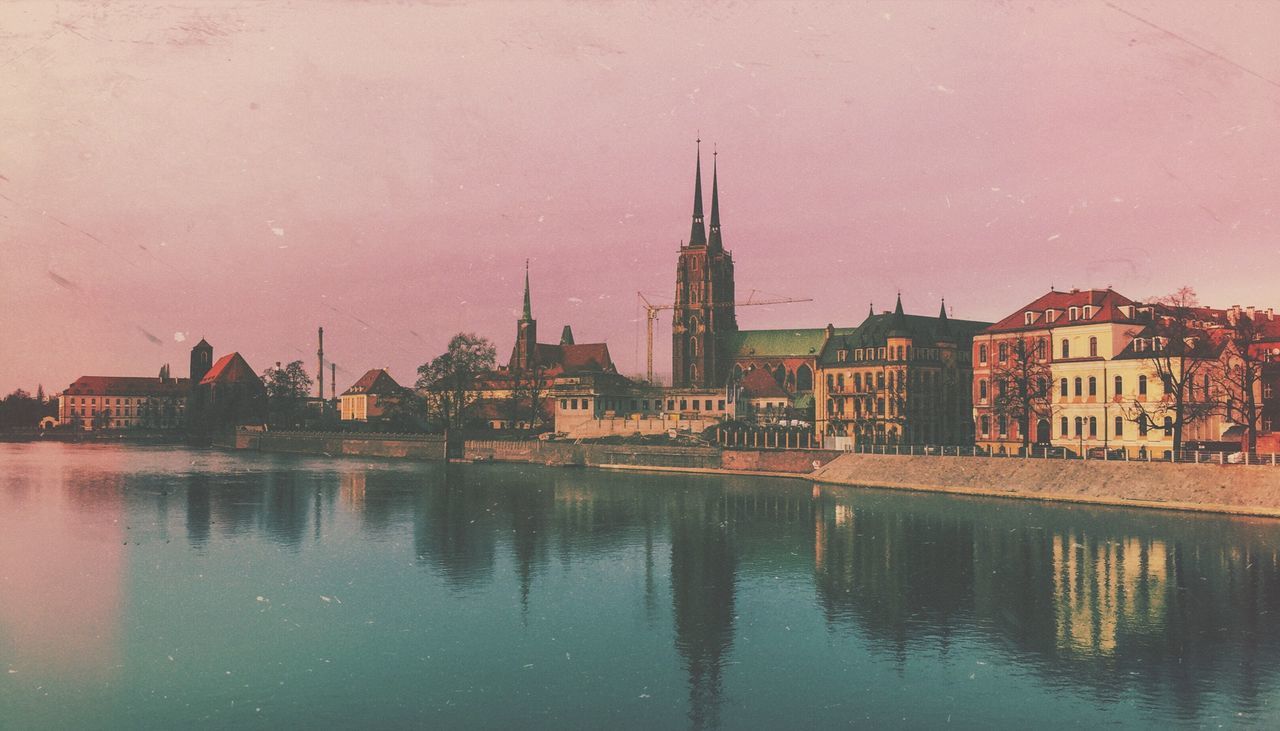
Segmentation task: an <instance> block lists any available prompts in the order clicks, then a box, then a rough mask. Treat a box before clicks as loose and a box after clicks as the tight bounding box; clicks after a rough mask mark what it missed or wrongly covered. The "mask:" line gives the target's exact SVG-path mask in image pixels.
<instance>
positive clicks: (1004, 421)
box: [996, 416, 1009, 437]
mask: <svg viewBox="0 0 1280 731" xmlns="http://www.w3.org/2000/svg"><path fill="white" fill-rule="evenodd" d="M996 424H997V425H998V426H999V428H1000V436H1002V437H1003V436H1007V435H1008V434H1009V417H1007V416H1001V417H1000V418H999V419H997V420H996Z"/></svg>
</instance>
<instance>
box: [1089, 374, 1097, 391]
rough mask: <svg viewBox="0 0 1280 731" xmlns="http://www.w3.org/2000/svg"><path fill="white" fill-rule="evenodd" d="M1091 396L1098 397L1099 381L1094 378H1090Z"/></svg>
mask: <svg viewBox="0 0 1280 731" xmlns="http://www.w3.org/2000/svg"><path fill="white" fill-rule="evenodd" d="M1089 395H1090V396H1097V395H1098V379H1097V378H1094V377H1093V376H1089Z"/></svg>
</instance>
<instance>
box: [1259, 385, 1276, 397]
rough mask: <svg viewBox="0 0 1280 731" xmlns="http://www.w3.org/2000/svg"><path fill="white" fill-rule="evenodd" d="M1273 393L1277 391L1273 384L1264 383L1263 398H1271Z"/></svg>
mask: <svg viewBox="0 0 1280 731" xmlns="http://www.w3.org/2000/svg"><path fill="white" fill-rule="evenodd" d="M1273 393H1275V391H1274V389H1273V388H1272V386H1271V384H1270V383H1264V384H1262V398H1267V399H1269V398H1271V397H1272V394H1273Z"/></svg>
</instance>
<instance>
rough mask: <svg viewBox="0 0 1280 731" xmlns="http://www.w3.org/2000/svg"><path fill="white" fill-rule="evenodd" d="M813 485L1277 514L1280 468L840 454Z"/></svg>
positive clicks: (818, 473) (815, 475)
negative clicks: (817, 483)
mask: <svg viewBox="0 0 1280 731" xmlns="http://www.w3.org/2000/svg"><path fill="white" fill-rule="evenodd" d="M809 477H810V478H811V479H812V480H814V481H815V482H819V483H823V484H828V485H844V486H849V487H877V488H889V489H901V490H917V491H925V492H942V493H950V494H956V495H979V496H983V497H1005V498H1022V499H1030V500H1045V501H1054V502H1072V503H1086V504H1091V505H1119V506H1123V507H1130V508H1131V507H1143V508H1158V509H1161V510H1189V511H1195V512H1209V513H1227V514H1231V515H1255V516H1264V517H1269V518H1280V467H1273V466H1270V465H1268V466H1245V465H1226V466H1223V465H1208V464H1170V463H1158V462H1099V461H1087V462H1086V461H1073V460H1035V459H1010V458H991V457H903V456H897V455H875V454H844V455H841V456H840V457H838V458H836V459H834V460H832V461H831V462H829V463H828V464H826V465H823V466H822V467H821V468H819V469H817V470H815V471H814V472H813V473H812V474H810V476H809Z"/></svg>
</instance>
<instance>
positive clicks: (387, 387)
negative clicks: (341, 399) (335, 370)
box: [342, 368, 404, 396]
mask: <svg viewBox="0 0 1280 731" xmlns="http://www.w3.org/2000/svg"><path fill="white" fill-rule="evenodd" d="M402 391H404V388H403V387H402V386H401V385H400V384H398V383H396V379H394V378H392V377H391V374H390V373H387V371H386V369H385V368H374V369H372V370H370V371H369V372H368V373H365V374H364V375H363V376H360V380H358V381H356V382H355V383H353V384H351V388H348V389H347V390H346V391H343V392H342V395H343V396H353V395H356V394H361V393H365V394H372V395H374V396H391V395H395V394H399V393H401V392H402Z"/></svg>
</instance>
